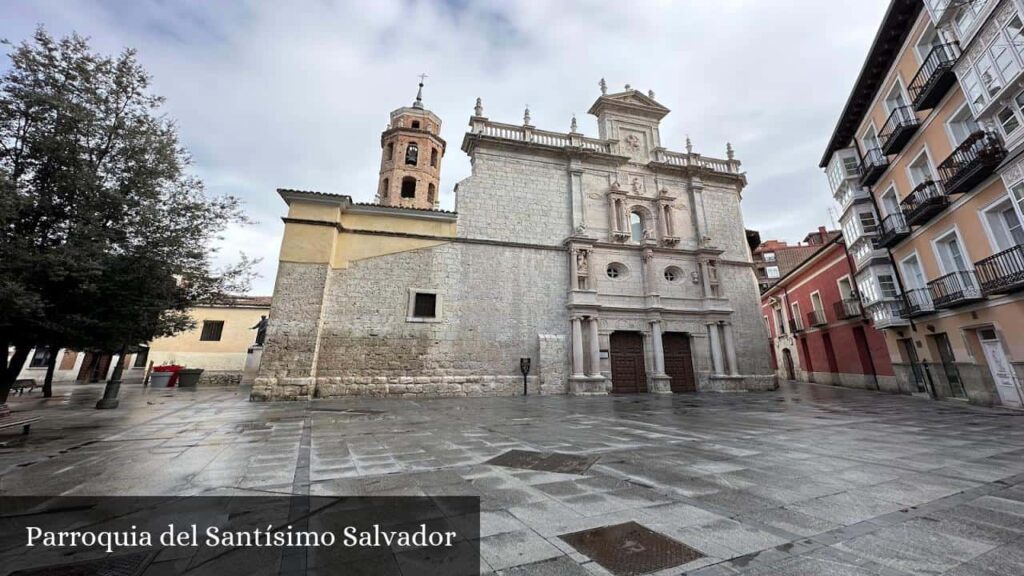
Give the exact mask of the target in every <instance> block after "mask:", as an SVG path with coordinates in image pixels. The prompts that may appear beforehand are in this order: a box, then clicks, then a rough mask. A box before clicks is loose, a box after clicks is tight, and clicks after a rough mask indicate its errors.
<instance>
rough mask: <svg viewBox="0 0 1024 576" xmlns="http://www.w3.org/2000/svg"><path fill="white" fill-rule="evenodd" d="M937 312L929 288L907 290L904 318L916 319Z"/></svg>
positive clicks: (904, 297)
mask: <svg viewBox="0 0 1024 576" xmlns="http://www.w3.org/2000/svg"><path fill="white" fill-rule="evenodd" d="M932 312H935V303H934V302H932V294H931V291H930V290H928V289H927V288H915V289H913V290H907V293H906V294H904V295H903V313H902V316H903V317H904V318H916V317H917V316H924V315H925V314H931V313H932Z"/></svg>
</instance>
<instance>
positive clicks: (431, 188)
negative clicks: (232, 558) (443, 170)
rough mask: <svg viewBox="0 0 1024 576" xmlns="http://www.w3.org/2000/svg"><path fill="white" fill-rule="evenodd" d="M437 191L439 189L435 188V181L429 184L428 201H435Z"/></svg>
mask: <svg viewBox="0 0 1024 576" xmlns="http://www.w3.org/2000/svg"><path fill="white" fill-rule="evenodd" d="M436 191H437V189H436V188H434V184H433V183H430V184H427V201H428V202H430V203H431V204H433V203H434V200H435V197H434V193H435V192H436Z"/></svg>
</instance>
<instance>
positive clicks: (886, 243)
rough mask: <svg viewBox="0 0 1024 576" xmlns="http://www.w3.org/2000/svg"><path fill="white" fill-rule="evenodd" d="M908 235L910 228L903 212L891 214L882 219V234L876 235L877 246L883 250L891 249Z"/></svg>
mask: <svg viewBox="0 0 1024 576" xmlns="http://www.w3.org/2000/svg"><path fill="white" fill-rule="evenodd" d="M909 235H910V226H908V225H907V218H906V217H905V216H904V215H903V212H902V211H900V212H893V213H892V214H889V215H888V216H886V217H885V218H883V219H882V233H881V234H879V235H878V244H879V245H880V246H882V247H883V248H892V247H893V246H895V245H896V243H897V242H899V241H900V240H903V239H904V238H906V237H907V236H909Z"/></svg>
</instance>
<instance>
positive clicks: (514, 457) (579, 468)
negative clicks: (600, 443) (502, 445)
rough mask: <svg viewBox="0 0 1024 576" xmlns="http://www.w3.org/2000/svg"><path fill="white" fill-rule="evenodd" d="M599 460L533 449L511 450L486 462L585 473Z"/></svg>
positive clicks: (564, 472) (508, 466)
mask: <svg viewBox="0 0 1024 576" xmlns="http://www.w3.org/2000/svg"><path fill="white" fill-rule="evenodd" d="M594 462H597V456H576V455H573V454H562V453H559V452H533V451H531V450H509V451H508V452H505V453H504V454H500V455H498V456H495V457H494V458H491V459H490V460H488V461H486V462H484V464H492V465H494V466H504V467H505V468H520V469H523V470H535V471H538V472H558V473H560V474H583V473H584V472H586V471H587V470H589V469H590V467H591V466H592V465H593V464H594Z"/></svg>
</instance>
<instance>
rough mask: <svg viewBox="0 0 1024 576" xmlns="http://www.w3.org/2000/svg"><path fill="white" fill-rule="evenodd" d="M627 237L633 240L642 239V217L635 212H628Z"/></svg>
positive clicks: (639, 240) (638, 240)
mask: <svg viewBox="0 0 1024 576" xmlns="http://www.w3.org/2000/svg"><path fill="white" fill-rule="evenodd" d="M629 238H630V240H632V241H633V242H641V241H643V239H644V219H643V218H641V217H640V214H639V213H637V212H630V213H629Z"/></svg>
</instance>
